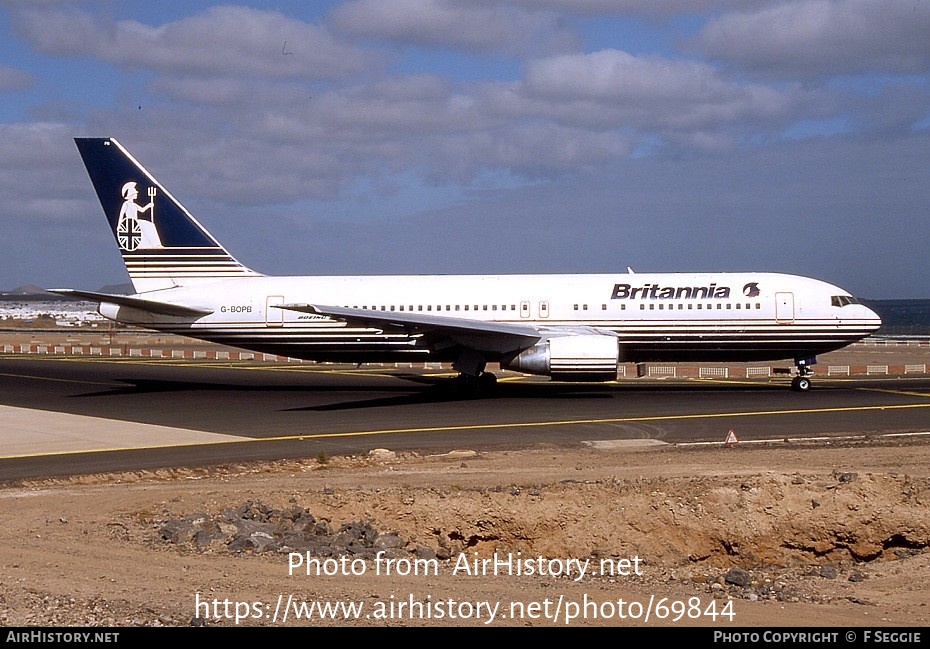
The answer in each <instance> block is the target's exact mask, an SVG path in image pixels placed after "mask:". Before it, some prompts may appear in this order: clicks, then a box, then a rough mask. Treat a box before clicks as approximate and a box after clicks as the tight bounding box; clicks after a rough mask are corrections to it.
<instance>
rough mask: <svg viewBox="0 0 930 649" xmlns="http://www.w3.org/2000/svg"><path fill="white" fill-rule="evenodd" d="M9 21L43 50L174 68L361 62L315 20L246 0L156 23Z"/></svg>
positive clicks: (49, 15)
mask: <svg viewBox="0 0 930 649" xmlns="http://www.w3.org/2000/svg"><path fill="white" fill-rule="evenodd" d="M17 26H18V29H19V31H20V32H21V34H22V35H23V37H24V38H26V39H28V40H30V41H31V42H32V43H33V44H34V45H35V47H36V48H38V49H39V50H40V51H43V52H47V53H50V54H57V55H60V56H71V55H87V56H96V57H99V58H100V59H103V60H105V61H109V62H111V63H114V64H117V65H123V66H127V67H131V68H139V69H145V70H155V71H171V72H172V73H174V74H189V75H197V76H231V77H248V76H262V77H265V78H324V79H332V78H337V77H342V76H346V75H355V74H358V73H360V72H361V71H363V70H364V69H365V68H366V66H367V65H368V63H369V62H368V61H367V59H366V57H365V55H363V53H362V52H361V51H360V50H358V49H356V48H354V47H351V46H349V45H346V44H342V43H339V42H338V41H337V40H336V39H335V38H333V36H332V35H330V34H329V33H328V32H327V31H326V30H325V29H323V28H321V27H318V26H316V25H312V24H308V23H304V22H301V21H299V20H296V19H294V18H290V17H287V16H284V15H282V14H279V13H275V12H271V11H261V10H257V9H251V8H246V7H231V6H219V7H213V8H210V9H207V10H206V11H205V12H204V13H202V14H199V15H196V16H193V17H190V18H185V19H183V20H179V21H176V22H173V23H166V24H165V25H162V26H160V27H151V26H149V25H144V24H142V23H139V22H137V21H134V20H123V21H119V22H116V23H112V24H101V23H99V22H98V21H96V20H95V19H94V18H93V17H91V16H90V15H88V14H85V13H80V12H75V11H70V10H61V9H58V8H48V9H45V8H40V9H31V8H30V9H26V10H23V11H21V12H20V13H19V14H18V15H17Z"/></svg>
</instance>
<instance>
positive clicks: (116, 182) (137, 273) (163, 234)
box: [74, 138, 259, 293]
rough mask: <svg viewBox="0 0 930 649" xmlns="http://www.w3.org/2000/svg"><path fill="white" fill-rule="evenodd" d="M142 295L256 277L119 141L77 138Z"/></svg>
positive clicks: (115, 234)
mask: <svg viewBox="0 0 930 649" xmlns="http://www.w3.org/2000/svg"><path fill="white" fill-rule="evenodd" d="M74 141H75V144H77V148H78V151H79V152H80V154H81V158H82V159H83V160H84V166H85V167H86V168H87V174H88V175H89V176H90V180H91V182H92V183H93V185H94V189H95V190H96V191H97V197H98V198H99V199H100V205H101V206H102V207H103V212H104V214H105V215H106V217H107V221H108V222H109V224H110V231H111V232H112V233H113V236H114V238H115V239H116V244H117V245H118V246H119V249H120V254H122V256H123V262H124V263H125V264H126V270H127V271H128V272H129V278H130V279H131V280H132V284H133V287H134V288H135V290H136V293H147V292H149V291H157V290H161V289H167V288H174V287H176V286H188V285H191V284H198V283H204V282H213V281H216V280H218V279H225V278H230V277H255V276H258V275H259V273H256V272H255V271H253V270H251V269H249V268H247V267H245V266H243V265H242V264H241V263H239V262H238V261H236V259H235V258H234V257H233V256H232V255H230V254H229V252H227V251H226V249H225V248H223V246H221V245H220V244H219V242H218V241H217V240H216V239H214V238H213V236H212V235H211V234H210V233H209V232H207V230H206V229H204V227H203V226H202V225H200V223H198V222H197V220H196V219H195V218H194V217H193V216H191V214H190V212H188V211H187V209H185V207H184V206H183V205H181V203H180V202H178V200H177V199H176V198H175V197H174V196H172V195H171V193H169V192H168V191H167V190H166V189H165V188H164V187H162V185H161V184H160V183H159V182H158V181H157V180H156V179H155V178H154V177H153V176H152V175H151V174H150V173H149V172H148V171H146V170H145V168H144V167H143V166H142V165H141V164H139V163H138V162H137V161H136V159H135V158H133V157H132V155H130V154H129V152H128V151H126V149H124V148H123V146H122V145H121V144H120V143H119V142H117V141H116V140H115V139H113V138H75V140H74Z"/></svg>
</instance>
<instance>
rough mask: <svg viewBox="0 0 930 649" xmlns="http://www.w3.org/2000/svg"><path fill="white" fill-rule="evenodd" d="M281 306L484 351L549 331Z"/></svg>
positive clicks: (516, 345) (519, 345) (524, 343)
mask: <svg viewBox="0 0 930 649" xmlns="http://www.w3.org/2000/svg"><path fill="white" fill-rule="evenodd" d="M278 308H279V309H286V310H288V311H298V312H300V313H313V314H316V315H323V316H327V317H329V318H333V319H334V320H341V321H343V322H346V323H348V324H351V325H354V326H362V327H370V328H374V329H381V330H385V329H399V330H402V331H405V332H407V333H409V334H425V335H428V334H432V335H440V336H444V337H447V338H449V339H451V340H453V341H455V342H457V343H461V344H463V345H467V346H468V347H472V348H475V349H480V350H483V351H496V352H503V351H514V350H517V349H525V348H527V347H532V346H533V345H535V344H536V343H537V342H539V341H540V340H541V339H542V338H544V337H546V335H547V334H546V333H545V331H544V330H543V329H542V328H540V327H537V326H534V325H531V324H518V323H509V322H489V321H486V320H469V319H467V318H455V317H451V316H444V315H433V314H430V313H421V312H416V313H414V312H401V311H375V310H373V309H350V308H347V307H341V306H325V305H322V304H282V305H278Z"/></svg>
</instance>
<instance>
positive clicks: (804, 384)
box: [791, 358, 817, 392]
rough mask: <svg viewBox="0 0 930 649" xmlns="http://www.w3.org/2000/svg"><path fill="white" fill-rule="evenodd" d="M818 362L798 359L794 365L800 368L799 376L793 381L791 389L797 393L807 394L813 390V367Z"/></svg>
mask: <svg viewBox="0 0 930 649" xmlns="http://www.w3.org/2000/svg"><path fill="white" fill-rule="evenodd" d="M816 362H817V359H816V358H796V359H794V364H795V366H796V367H797V368H798V375H797V376H795V377H794V378H793V379H791V389H792V390H794V391H795V392H807V391H808V390H810V389H811V378H810V377H811V376H812V375H813V373H814V370H812V369H811V367H810V366H811V365H814V364H815V363H816Z"/></svg>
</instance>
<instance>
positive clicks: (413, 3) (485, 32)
mask: <svg viewBox="0 0 930 649" xmlns="http://www.w3.org/2000/svg"><path fill="white" fill-rule="evenodd" d="M332 20H333V23H334V25H335V26H336V27H337V28H339V29H342V30H345V31H346V32H350V33H353V34H357V35H361V36H367V37H374V38H380V39H384V40H388V41H394V42H399V43H403V44H408V45H409V44H413V45H425V46H432V47H441V48H450V47H451V48H461V49H468V50H476V51H487V50H490V51H504V52H523V51H526V50H528V49H530V48H531V47H534V46H535V45H538V43H539V42H540V41H546V42H551V43H565V42H574V41H575V38H574V36H572V35H571V34H570V32H568V31H567V30H565V29H564V28H562V27H560V26H559V24H558V21H557V19H556V15H555V14H553V13H552V12H549V11H538V10H527V9H524V8H522V7H519V6H517V5H515V4H513V3H490V4H489V3H482V2H454V1H450V0H352V1H351V2H347V3H345V4H342V5H340V6H338V7H336V8H335V9H334V10H333V12H332Z"/></svg>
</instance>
